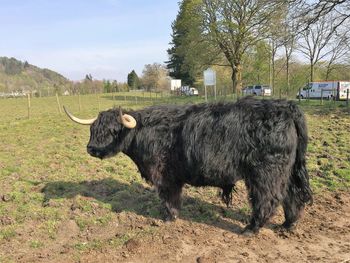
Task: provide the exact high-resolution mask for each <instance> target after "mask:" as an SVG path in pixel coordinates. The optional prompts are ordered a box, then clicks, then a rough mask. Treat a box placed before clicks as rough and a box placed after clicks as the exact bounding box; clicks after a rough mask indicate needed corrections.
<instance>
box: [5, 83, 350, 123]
mask: <svg viewBox="0 0 350 263" xmlns="http://www.w3.org/2000/svg"><path fill="white" fill-rule="evenodd" d="M322 95H323V94H322ZM242 96H244V95H243V94H241V96H240V97H242ZM349 96H350V95H349V90H347V95H346V99H345V100H336V97H332V98H329V97H324V96H321V97H320V98H311V97H307V98H303V99H302V98H300V96H299V98H298V99H297V98H296V100H298V101H299V103H300V104H301V105H306V106H315V107H317V106H320V107H332V108H337V107H346V108H347V109H349V106H350V105H349V100H350V98H349ZM257 97H258V98H261V99H270V98H276V97H274V96H257ZM279 97H280V96H277V98H279ZM237 99H238V96H235V95H234V94H230V95H228V94H224V95H218V96H217V98H216V101H236V100H237ZM213 101H215V98H214V96H209V97H208V102H209V103H210V102H213ZM201 102H203V103H204V102H205V97H204V96H179V95H174V94H170V93H165V92H162V93H161V92H158V93H156V92H120V93H103V94H89V95H73V96H58V94H56V95H55V96H53V97H41V98H37V97H31V96H30V95H29V94H28V95H27V97H26V98H23V97H21V98H7V99H1V100H0V120H1V121H16V120H21V119H35V118H39V117H55V116H57V115H62V114H63V110H62V106H63V105H65V106H67V107H68V108H69V109H70V110H71V111H72V112H76V113H78V114H81V115H82V116H89V115H90V116H91V115H96V114H97V113H98V112H100V111H102V110H106V109H109V108H113V107H118V106H122V107H126V108H134V109H135V108H142V107H146V106H150V105H162V104H189V103H201ZM349 112H350V111H349Z"/></svg>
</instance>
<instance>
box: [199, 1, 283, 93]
mask: <svg viewBox="0 0 350 263" xmlns="http://www.w3.org/2000/svg"><path fill="white" fill-rule="evenodd" d="M285 2H286V1H268V0H238V1H230V0H203V9H202V13H203V27H204V33H205V34H207V35H208V38H209V39H210V40H211V41H212V42H213V43H215V44H216V45H217V46H218V47H219V48H220V50H221V52H222V53H223V54H224V56H225V58H226V59H227V62H228V64H229V66H230V67H231V69H232V75H231V79H232V83H233V92H234V93H237V92H238V93H239V92H240V90H241V88H242V58H243V55H244V54H245V52H246V51H247V49H248V48H249V47H252V46H254V45H255V44H256V43H257V42H259V41H261V40H262V39H266V37H267V35H268V32H269V28H270V25H271V23H270V22H271V19H272V17H273V16H274V15H275V14H276V13H277V12H278V11H279V9H280V8H281V7H282V6H283V5H284V4H285Z"/></svg>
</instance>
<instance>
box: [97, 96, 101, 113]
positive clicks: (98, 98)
mask: <svg viewBox="0 0 350 263" xmlns="http://www.w3.org/2000/svg"><path fill="white" fill-rule="evenodd" d="M97 102H98V111H100V110H101V103H100V94H97Z"/></svg>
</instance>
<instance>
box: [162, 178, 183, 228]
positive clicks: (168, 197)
mask: <svg viewBox="0 0 350 263" xmlns="http://www.w3.org/2000/svg"><path fill="white" fill-rule="evenodd" d="M158 192H159V197H160V198H161V199H162V201H163V203H164V206H165V213H166V214H165V220H166V221H173V220H175V219H176V218H177V217H178V216H179V210H180V207H181V192H182V184H172V185H167V186H159V188H158Z"/></svg>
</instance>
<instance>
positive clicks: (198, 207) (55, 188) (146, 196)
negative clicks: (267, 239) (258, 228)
mask: <svg viewBox="0 0 350 263" xmlns="http://www.w3.org/2000/svg"><path fill="white" fill-rule="evenodd" d="M42 192H43V193H44V195H45V196H44V203H46V202H48V201H50V200H51V199H57V198H74V197H75V196H78V195H80V196H85V197H92V198H94V199H96V200H98V201H100V202H103V203H107V204H110V205H111V207H112V210H113V211H115V212H121V211H129V212H134V213H136V214H138V215H142V216H145V217H149V218H154V219H163V216H162V214H161V211H164V208H163V207H162V205H161V201H160V200H159V198H158V196H157V193H156V192H155V191H153V190H152V189H151V188H147V187H144V186H143V185H142V184H140V183H135V182H134V183H131V184H126V183H122V182H119V181H117V180H115V179H112V178H108V179H102V180H93V181H83V182H80V183H76V182H64V181H57V182H50V183H47V184H46V185H45V187H44V188H43V189H42ZM182 200H183V202H182V203H183V205H182V209H181V211H180V218H182V219H184V220H188V221H195V222H200V223H205V224H208V225H212V226H215V227H219V228H222V229H224V230H227V231H232V232H234V233H237V234H240V233H241V232H242V230H243V229H242V228H241V227H240V226H239V225H237V224H234V223H232V222H229V221H226V220H224V219H222V218H221V216H219V215H223V216H224V217H225V218H228V219H232V220H236V221H240V222H242V223H246V222H247V221H248V219H249V216H248V215H247V214H246V213H245V212H244V211H242V210H234V209H226V208H224V207H222V206H218V205H214V204H211V203H208V202H205V201H203V200H200V199H198V198H193V197H190V196H183V199H182Z"/></svg>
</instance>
